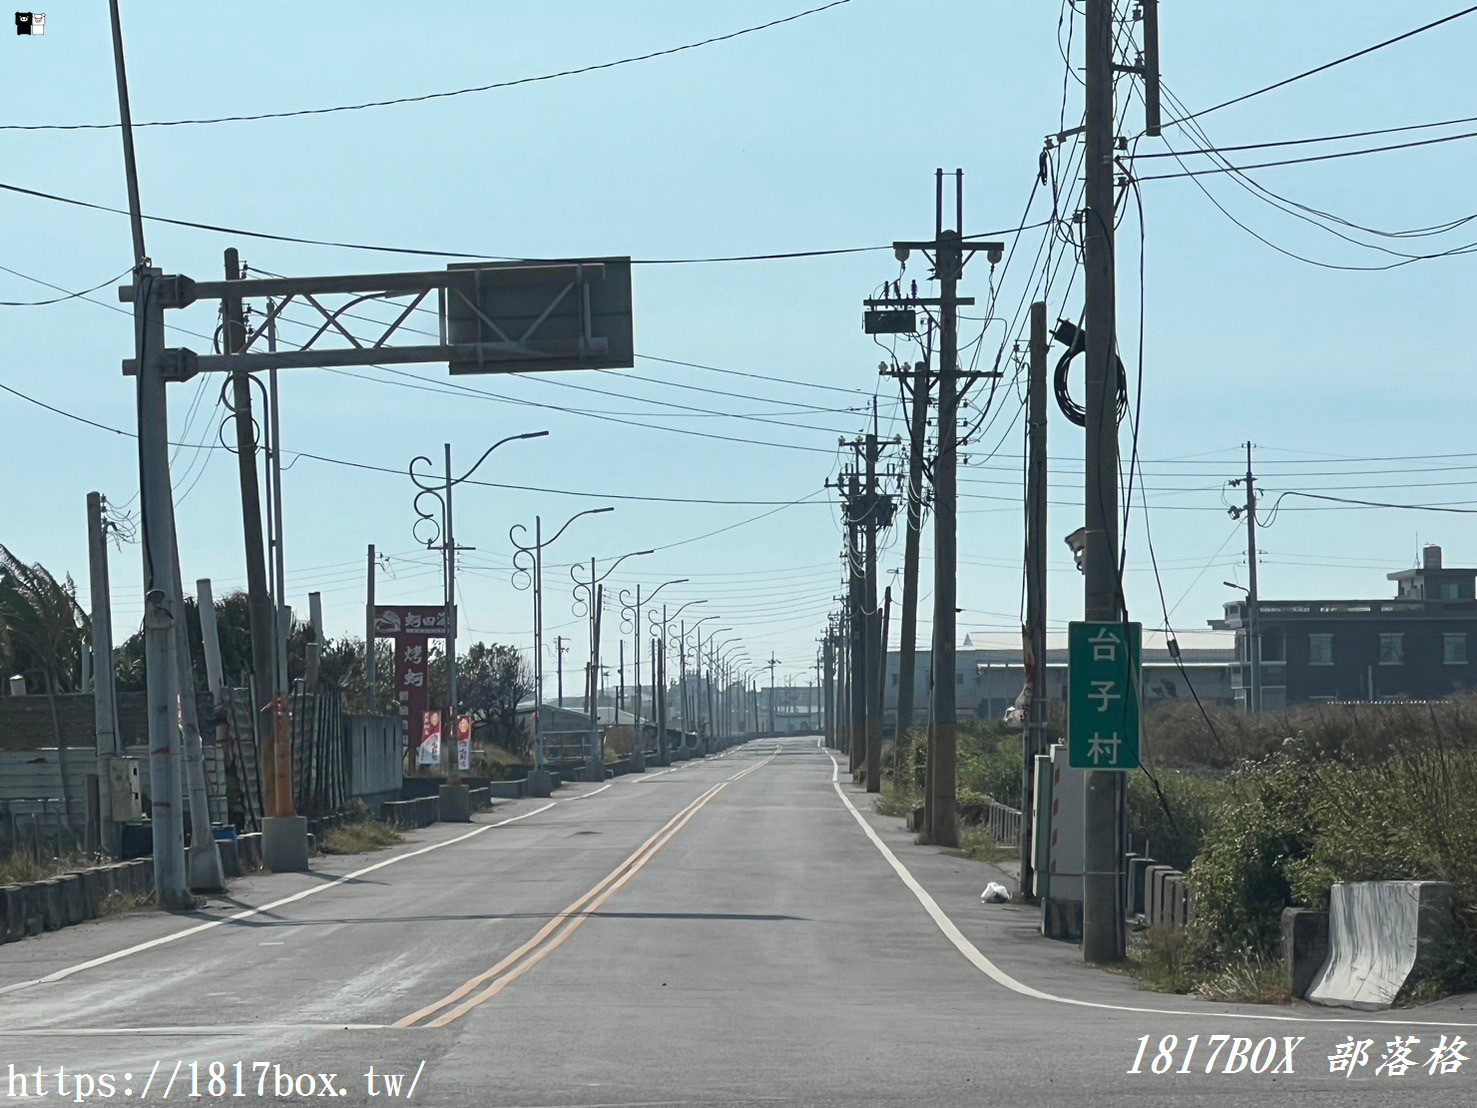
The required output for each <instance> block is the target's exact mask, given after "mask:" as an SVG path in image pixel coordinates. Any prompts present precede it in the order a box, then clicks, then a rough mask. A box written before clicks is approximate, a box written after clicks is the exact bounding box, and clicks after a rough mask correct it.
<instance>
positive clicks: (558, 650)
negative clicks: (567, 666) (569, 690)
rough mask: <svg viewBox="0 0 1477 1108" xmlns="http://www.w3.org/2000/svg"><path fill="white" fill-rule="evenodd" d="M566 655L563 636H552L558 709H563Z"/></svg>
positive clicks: (567, 649) (567, 651)
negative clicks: (556, 670) (557, 670)
mask: <svg viewBox="0 0 1477 1108" xmlns="http://www.w3.org/2000/svg"><path fill="white" fill-rule="evenodd" d="M568 653H569V648H568V647H567V646H565V645H564V636H563V635H555V636H554V654H555V658H556V661H555V663H554V664H555V665H556V666H558V667H559V672H558V675H557V677H558V682H559V684H558V687H557V689H556V693H557V695H558V697H559V707H561V708H562V707H564V655H566V654H568Z"/></svg>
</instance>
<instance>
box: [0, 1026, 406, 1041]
mask: <svg viewBox="0 0 1477 1108" xmlns="http://www.w3.org/2000/svg"><path fill="white" fill-rule="evenodd" d="M386 1030H389V1024H384V1023H227V1024H219V1025H216V1026H213V1027H212V1026H205V1027H28V1028H25V1029H24V1030H0V1039H7V1038H16V1039H25V1038H43V1037H44V1038H67V1037H69V1036H70V1037H75V1038H90V1037H96V1036H103V1035H195V1036H206V1035H236V1034H245V1035H250V1034H255V1033H258V1032H261V1031H386Z"/></svg>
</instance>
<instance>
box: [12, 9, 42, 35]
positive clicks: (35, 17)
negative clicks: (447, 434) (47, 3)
mask: <svg viewBox="0 0 1477 1108" xmlns="http://www.w3.org/2000/svg"><path fill="white" fill-rule="evenodd" d="M45 32H46V14H45V13H44V12H16V13H15V33H16V34H18V35H40V34H45Z"/></svg>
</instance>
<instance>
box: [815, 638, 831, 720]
mask: <svg viewBox="0 0 1477 1108" xmlns="http://www.w3.org/2000/svg"><path fill="white" fill-rule="evenodd" d="M824 687H825V686H824V685H822V684H821V652H820V651H817V652H816V655H815V700H816V728H817V730H819V731H820V733H821V734H822V735H824V734H825V733H826V726H827V724H828V723H829V722H830V721H829V720H828V719H827V718H826V701H825V698H824V697H823V696H822V695H821V689H823V688H824Z"/></svg>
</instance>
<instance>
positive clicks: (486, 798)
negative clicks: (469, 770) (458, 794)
mask: <svg viewBox="0 0 1477 1108" xmlns="http://www.w3.org/2000/svg"><path fill="white" fill-rule="evenodd" d="M468 796H469V799H470V800H471V801H472V811H474V812H486V811H488V810H489V809H491V808H492V790H491V789H490V788H488V789H472V790H471V791H470V793H469V794H468Z"/></svg>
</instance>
